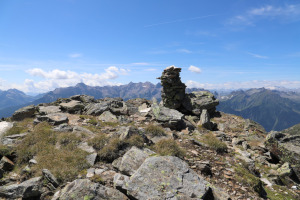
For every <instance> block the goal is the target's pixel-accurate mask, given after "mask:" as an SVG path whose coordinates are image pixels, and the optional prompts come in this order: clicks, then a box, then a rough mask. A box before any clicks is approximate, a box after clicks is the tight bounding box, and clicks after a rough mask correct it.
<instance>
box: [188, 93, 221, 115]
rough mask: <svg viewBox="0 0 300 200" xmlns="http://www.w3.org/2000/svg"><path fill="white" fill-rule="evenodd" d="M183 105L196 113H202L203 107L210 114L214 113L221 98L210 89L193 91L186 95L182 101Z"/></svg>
mask: <svg viewBox="0 0 300 200" xmlns="http://www.w3.org/2000/svg"><path fill="white" fill-rule="evenodd" d="M182 105H183V107H184V108H185V109H186V110H188V111H190V112H192V113H193V114H195V115H200V114H201V112H202V110H203V109H206V110H207V111H208V113H209V114H210V115H213V114H214V112H215V109H216V106H217V105H219V100H217V99H215V97H214V95H213V94H212V93H210V92H208V91H199V92H192V93H189V94H186V95H185V98H184V101H183V103H182Z"/></svg>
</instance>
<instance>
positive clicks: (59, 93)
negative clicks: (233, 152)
mask: <svg viewBox="0 0 300 200" xmlns="http://www.w3.org/2000/svg"><path fill="white" fill-rule="evenodd" d="M161 88H162V86H161V85H160V83H158V84H153V83H150V82H145V83H141V82H140V83H132V82H130V83H129V84H125V85H121V86H104V87H99V86H96V87H93V86H88V85H85V84H84V83H78V84H77V85H75V86H72V87H65V88H57V89H55V90H53V91H50V92H48V93H45V94H42V95H38V96H35V97H32V96H29V95H26V94H25V93H23V92H21V91H19V90H16V89H10V90H7V91H0V117H9V116H11V115H12V114H13V113H14V111H15V110H17V109H19V108H21V107H24V106H26V105H30V104H34V105H38V104H40V103H50V102H53V101H55V100H56V99H58V98H67V97H70V96H73V95H77V94H86V95H90V96H94V97H95V98H96V99H101V98H105V97H121V98H123V99H124V100H128V99H132V98H145V99H152V98H153V97H155V98H157V99H158V100H160V98H161V94H160V93H161ZM197 90H198V91H199V90H204V89H201V88H200V89H199V88H192V89H191V88H187V89H186V92H188V93H190V92H192V91H197ZM228 93H229V92H228V91H225V92H222V90H218V91H215V92H214V94H215V96H216V97H217V98H218V99H220V105H219V106H218V108H217V110H219V111H222V112H226V113H231V114H235V115H239V116H242V117H244V118H249V119H252V120H254V121H256V122H258V123H260V124H261V125H262V126H263V127H264V128H265V129H266V130H267V131H271V130H276V131H279V130H283V129H286V128H288V127H290V126H293V125H295V124H297V123H300V92H298V91H296V92H295V91H290V90H284V89H282V88H281V89H279V90H270V89H265V88H260V89H249V90H246V91H244V90H238V91H233V92H231V93H229V94H228Z"/></svg>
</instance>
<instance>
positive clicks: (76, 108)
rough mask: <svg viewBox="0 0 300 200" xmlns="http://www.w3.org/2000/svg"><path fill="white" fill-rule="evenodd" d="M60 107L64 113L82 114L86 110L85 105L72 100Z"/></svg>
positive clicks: (61, 104)
mask: <svg viewBox="0 0 300 200" xmlns="http://www.w3.org/2000/svg"><path fill="white" fill-rule="evenodd" d="M59 106H60V108H61V109H62V110H63V111H66V112H68V113H81V111H82V110H83V108H84V105H83V103H82V102H80V101H77V100H71V101H70V102H66V103H60V104H59Z"/></svg>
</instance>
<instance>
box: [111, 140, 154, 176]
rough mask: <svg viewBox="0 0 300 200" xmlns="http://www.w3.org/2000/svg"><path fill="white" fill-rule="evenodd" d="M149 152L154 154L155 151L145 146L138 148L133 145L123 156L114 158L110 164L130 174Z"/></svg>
mask: <svg viewBox="0 0 300 200" xmlns="http://www.w3.org/2000/svg"><path fill="white" fill-rule="evenodd" d="M151 154H155V152H153V151H151V150H150V149H147V148H145V149H139V148H137V147H135V146H134V147H132V148H131V149H130V150H128V151H127V152H126V153H125V154H124V156H123V157H121V158H118V159H117V160H115V161H114V162H113V163H112V165H113V166H114V167H115V168H117V169H118V170H119V171H121V172H122V173H123V174H125V175H129V176H131V175H133V174H134V173H135V171H136V170H137V169H138V168H139V167H140V166H141V165H142V163H143V162H144V161H145V159H146V158H148V157H149V156H150V155H151Z"/></svg>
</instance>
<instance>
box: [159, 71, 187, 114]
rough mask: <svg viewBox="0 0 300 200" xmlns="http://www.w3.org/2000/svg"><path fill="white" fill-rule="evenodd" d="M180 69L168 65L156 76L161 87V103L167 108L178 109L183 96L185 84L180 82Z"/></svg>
mask: <svg viewBox="0 0 300 200" xmlns="http://www.w3.org/2000/svg"><path fill="white" fill-rule="evenodd" d="M180 71H181V68H178V67H175V66H169V67H167V68H166V69H165V70H164V71H163V73H162V75H161V77H159V78H158V79H160V81H161V85H162V87H163V89H162V91H161V98H162V101H163V105H164V106H165V107H167V108H171V109H178V108H179V107H180V106H181V104H182V101H183V99H184V97H185V88H186V85H185V84H184V83H182V82H181V79H180V76H179V74H180Z"/></svg>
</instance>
